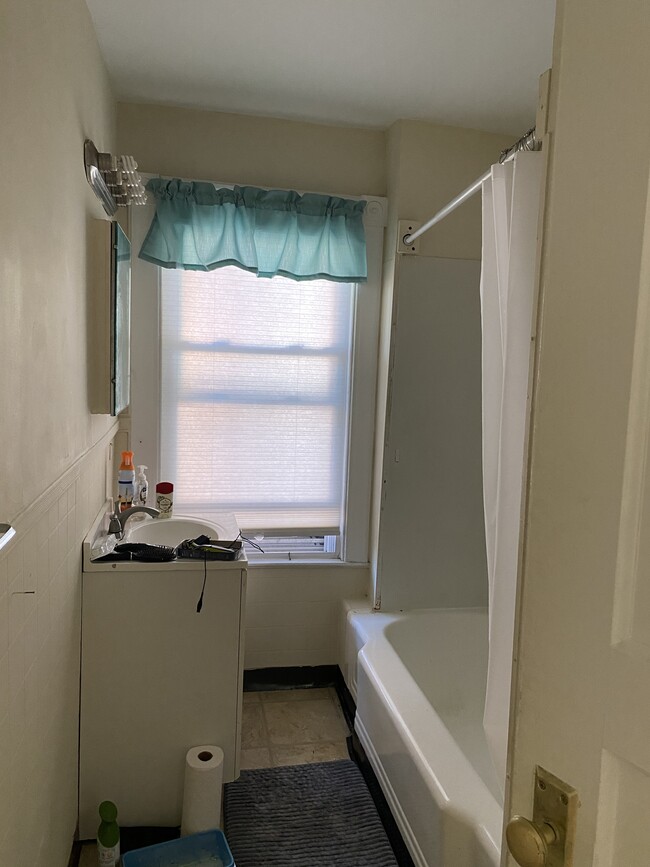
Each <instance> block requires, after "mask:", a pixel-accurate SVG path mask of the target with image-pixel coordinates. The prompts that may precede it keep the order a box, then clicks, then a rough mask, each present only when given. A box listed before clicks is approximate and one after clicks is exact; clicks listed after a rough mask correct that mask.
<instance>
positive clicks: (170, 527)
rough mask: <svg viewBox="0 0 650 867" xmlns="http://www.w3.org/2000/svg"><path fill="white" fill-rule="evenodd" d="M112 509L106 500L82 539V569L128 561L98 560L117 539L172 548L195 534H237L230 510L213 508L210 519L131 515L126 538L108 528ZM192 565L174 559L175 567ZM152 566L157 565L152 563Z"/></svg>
mask: <svg viewBox="0 0 650 867" xmlns="http://www.w3.org/2000/svg"><path fill="white" fill-rule="evenodd" d="M111 511H112V504H111V503H110V502H109V501H107V502H106V504H105V506H104V508H103V509H102V510H101V511H100V512H99V514H98V515H97V518H96V519H95V523H94V524H93V526H92V527H91V529H90V530H89V532H88V535H87V536H86V538H85V539H84V542H83V563H84V569H90V570H92V571H97V570H100V571H101V570H105V569H111V570H112V569H114V568H121V567H122V566H123V565H128V564H122V563H116V562H112V563H111V562H98V561H100V560H101V558H103V557H106V556H108V555H109V554H111V552H112V551H113V549H114V548H115V545H116V544H117V543H119V542H141V543H145V544H149V545H168V546H170V547H173V548H175V547H176V546H177V545H179V544H180V543H181V542H183V541H184V540H185V539H196V538H197V536H208V537H209V538H210V539H214V540H219V541H222V542H233V541H234V540H235V539H238V538H239V526H238V525H237V519H236V518H235V516H234V515H233V514H232V512H214V513H213V514H212V515H211V516H210V518H209V519H208V518H199V517H196V516H191V515H174V516H172V517H171V518H150V517H149V516H146V517H145V518H144V519H143V518H141V517H139V516H138V515H134V516H133V517H130V518H129V520H128V521H127V523H126V536H125V538H123V539H118V538H117V536H115V535H113V534H111V533H109V532H108V515H109V514H110V512H111ZM240 559H241V558H240ZM244 559H245V558H244ZM150 565H151V564H148V563H140V564H138V568H139V569H144V570H145V571H146V569H147V568H148V567H149V566H150ZM191 567H192V562H191V561H189V560H188V561H187V562H184V563H182V564H181V563H179V562H178V561H175V567H174V568H191ZM153 568H158V567H156V566H155V564H154V567H153Z"/></svg>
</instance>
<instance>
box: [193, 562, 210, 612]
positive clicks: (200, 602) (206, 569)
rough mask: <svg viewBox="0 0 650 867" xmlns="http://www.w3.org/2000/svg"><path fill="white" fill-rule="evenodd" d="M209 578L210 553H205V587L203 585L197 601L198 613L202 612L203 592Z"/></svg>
mask: <svg viewBox="0 0 650 867" xmlns="http://www.w3.org/2000/svg"><path fill="white" fill-rule="evenodd" d="M207 580H208V555H207V554H206V553H205V552H204V553H203V587H201V595H200V596H199V601H198V602H197V603H196V613H197V614H200V613H201V609H202V608H203V594H204V593H205V582H206V581H207Z"/></svg>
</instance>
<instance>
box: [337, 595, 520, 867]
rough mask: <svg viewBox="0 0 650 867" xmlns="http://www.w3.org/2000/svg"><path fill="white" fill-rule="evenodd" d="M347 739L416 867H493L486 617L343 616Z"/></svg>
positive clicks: (496, 821) (427, 613) (496, 856)
mask: <svg viewBox="0 0 650 867" xmlns="http://www.w3.org/2000/svg"><path fill="white" fill-rule="evenodd" d="M347 633H348V634H347V637H346V642H347V647H348V655H349V654H350V653H351V652H353V650H354V648H355V647H358V646H361V650H360V651H359V654H358V661H357V665H356V683H355V682H354V679H353V678H354V676H355V675H354V674H352V672H354V668H355V666H354V665H350V664H348V665H347V666H346V668H347V671H348V681H349V686H350V687H351V688H352V689H353V692H356V698H357V715H356V721H355V729H356V731H357V733H358V735H359V737H360V739H361V742H362V744H363V747H364V749H365V751H366V753H367V755H368V757H369V759H370V761H371V764H372V766H373V768H374V770H375V773H376V774H377V777H378V778H379V781H380V783H381V786H382V789H383V791H384V794H385V795H386V798H387V800H388V802H389V804H390V807H391V811H392V813H393V815H394V817H395V819H396V821H397V823H398V825H399V827H400V830H401V832H402V835H403V837H404V840H405V842H406V844H407V846H408V848H409V850H410V852H411V855H412V857H413V860H414V862H415V864H416V865H417V867H467V865H470V864H471V865H472V867H498V865H499V862H500V849H501V846H500V841H501V827H502V821H503V807H502V802H501V794H500V787H499V784H498V781H497V778H496V774H495V771H494V768H493V766H492V763H491V759H490V756H489V752H488V747H487V742H486V739H485V734H484V731H483V704H484V698H485V681H486V670H487V611H486V610H485V609H429V610H424V611H413V612H408V613H401V614H386V613H374V612H369V611H366V612H360V611H350V612H349V613H348V622H347Z"/></svg>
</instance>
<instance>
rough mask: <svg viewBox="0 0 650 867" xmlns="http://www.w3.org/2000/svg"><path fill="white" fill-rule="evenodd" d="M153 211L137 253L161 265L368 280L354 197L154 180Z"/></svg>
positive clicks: (358, 204)
mask: <svg viewBox="0 0 650 867" xmlns="http://www.w3.org/2000/svg"><path fill="white" fill-rule="evenodd" d="M147 190H148V191H149V192H150V193H151V194H152V195H153V197H154V198H155V200H156V214H155V216H154V218H153V222H152V223H151V227H150V229H149V232H148V233H147V237H146V238H145V240H144V243H143V245H142V249H141V250H140V254H139V255H140V258H141V259H146V260H147V261H148V262H153V263H154V264H156V265H160V266H161V267H163V268H184V269H186V270H191V271H211V270H213V269H215V268H221V267H223V266H225V265H236V266H237V267H239V268H243V269H245V270H246V271H251V272H253V273H254V274H257V275H258V276H259V277H273V276H275V275H276V274H281V275H283V276H285V277H291V278H293V279H294V280H316V279H320V280H323V279H325V280H335V281H337V282H348V283H358V282H363V281H365V280H366V278H367V273H368V271H367V262H366V240H365V233H364V229H363V212H364V209H365V205H366V203H365V202H364V201H355V200H353V199H341V198H337V197H334V196H322V195H316V194H314V193H305V194H304V195H300V194H299V193H296V192H295V191H293V190H262V189H258V188H257V187H234V188H233V189H226V188H221V189H217V188H216V187H215V186H214V185H212V184H208V183H204V182H199V181H193V182H188V181H181V180H179V179H177V178H176V179H174V180H163V179H162V178H152V179H151V180H150V181H149V182H148V184H147Z"/></svg>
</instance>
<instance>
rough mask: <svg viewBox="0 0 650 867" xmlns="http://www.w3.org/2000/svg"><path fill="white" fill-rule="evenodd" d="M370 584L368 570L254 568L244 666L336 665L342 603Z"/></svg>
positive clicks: (364, 591)
mask: <svg viewBox="0 0 650 867" xmlns="http://www.w3.org/2000/svg"><path fill="white" fill-rule="evenodd" d="M369 581H370V572H369V567H368V566H366V565H356V564H355V565H350V564H346V563H332V564H328V563H309V564H295V563H283V564H277V565H276V564H273V565H270V564H257V563H254V562H253V563H249V567H248V596H247V603H246V637H245V648H246V653H245V659H244V667H245V668H247V669H253V668H272V667H275V666H285V667H286V666H293V665H335V664H336V663H337V662H338V659H339V650H338V649H339V634H340V629H341V624H340V621H341V613H340V612H341V601H342V600H343V599H349V598H360V597H364V596H366V595H367V593H368V587H369Z"/></svg>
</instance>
